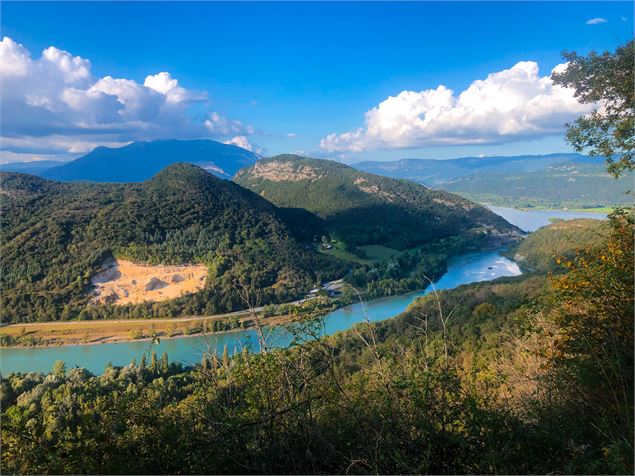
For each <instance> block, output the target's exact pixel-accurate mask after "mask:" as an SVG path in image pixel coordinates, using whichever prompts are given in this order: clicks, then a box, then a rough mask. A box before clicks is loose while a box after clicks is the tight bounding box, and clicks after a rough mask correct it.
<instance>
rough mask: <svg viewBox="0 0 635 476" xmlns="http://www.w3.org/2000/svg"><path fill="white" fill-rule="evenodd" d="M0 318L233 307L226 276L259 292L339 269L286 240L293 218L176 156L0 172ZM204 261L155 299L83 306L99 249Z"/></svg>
mask: <svg viewBox="0 0 635 476" xmlns="http://www.w3.org/2000/svg"><path fill="white" fill-rule="evenodd" d="M1 179H2V187H3V194H2V196H1V198H0V200H1V207H2V212H3V213H2V215H3V216H2V222H1V223H0V226H1V232H2V233H1V234H2V245H1V252H2V257H3V259H2V280H1V287H0V291H1V303H0V304H1V305H0V310H1V311H0V312H1V318H2V322H5V323H6V322H20V321H22V322H24V321H47V320H59V319H61V320H71V319H100V318H125V317H151V316H157V317H164V316H177V315H182V314H187V315H193V314H214V313H219V312H227V311H231V310H236V309H239V308H241V307H242V306H244V303H243V302H242V300H241V299H240V297H239V295H238V294H237V292H236V291H235V286H236V282H237V281H240V282H242V283H243V284H246V285H248V286H252V287H257V288H259V289H260V290H261V299H262V301H263V303H266V302H281V301H286V300H290V299H292V298H294V297H296V296H299V295H301V294H302V293H303V292H304V291H306V290H307V289H309V288H310V287H311V286H312V284H313V283H314V282H315V281H316V280H320V279H325V278H327V277H335V276H337V275H338V274H340V275H341V274H343V273H344V272H345V267H344V266H342V265H340V264H338V263H337V262H335V260H333V259H331V258H329V257H324V256H321V255H319V254H317V253H315V252H313V251H311V250H307V249H306V248H305V247H304V246H302V245H301V244H300V243H299V242H298V241H297V240H296V238H295V237H296V236H299V235H301V234H302V233H301V232H299V231H298V232H297V233H296V230H299V229H300V228H301V225H302V222H293V221H291V220H289V218H288V216H287V215H285V214H283V213H281V212H280V211H279V210H278V209H277V208H276V207H274V206H272V205H271V204H270V203H268V202H266V201H265V200H263V199H261V198H260V197H258V196H256V195H255V194H253V193H252V192H250V191H248V190H245V189H242V188H241V187H239V186H237V185H236V184H234V183H232V182H228V181H224V180H220V179H217V178H215V177H213V176H212V175H210V174H208V173H206V172H204V171H203V170H201V169H199V168H198V167H195V166H192V165H186V164H179V165H173V166H170V167H168V168H166V169H165V170H164V171H162V172H161V173H160V174H158V175H157V176H155V177H154V178H153V179H152V180H149V181H147V182H144V183H142V184H81V183H74V184H63V183H57V182H51V181H47V180H43V179H39V178H36V177H33V176H29V175H23V174H17V173H2V176H1ZM113 256H114V257H117V258H127V259H130V260H133V261H138V262H145V263H150V264H157V263H165V264H181V263H204V264H206V265H207V266H208V267H209V270H210V271H209V277H208V281H207V283H206V286H205V289H204V290H203V291H201V292H198V293H196V294H193V295H189V296H185V297H181V298H178V299H175V300H171V301H167V302H159V303H144V304H140V305H129V306H107V305H101V306H97V305H90V304H89V303H90V289H91V284H90V278H91V276H92V275H93V274H95V273H96V272H97V271H98V270H99V269H100V268H101V267H102V265H103V263H104V261H105V260H106V259H108V258H110V257H113Z"/></svg>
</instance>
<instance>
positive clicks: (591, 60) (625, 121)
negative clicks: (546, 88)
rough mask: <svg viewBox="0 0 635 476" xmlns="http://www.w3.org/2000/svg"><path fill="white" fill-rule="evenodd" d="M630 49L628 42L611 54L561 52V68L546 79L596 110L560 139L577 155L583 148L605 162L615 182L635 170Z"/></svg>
mask: <svg viewBox="0 0 635 476" xmlns="http://www.w3.org/2000/svg"><path fill="white" fill-rule="evenodd" d="M633 44H634V41H633V40H631V41H629V42H627V43H625V44H624V45H621V46H619V47H618V48H617V49H616V50H615V52H613V53H611V52H608V51H605V52H604V53H602V54H597V53H596V52H595V51H592V52H591V53H589V54H588V55H587V56H579V55H578V54H577V53H575V52H564V53H563V57H564V59H565V60H566V61H567V67H566V69H565V70H564V71H562V72H556V73H554V74H553V75H552V78H553V81H554V83H555V84H558V85H561V86H565V87H572V88H574V89H575V96H576V98H577V99H578V101H580V102H582V103H589V104H597V105H598V107H597V108H596V109H595V110H594V111H593V112H592V113H591V114H588V115H585V116H582V117H580V118H578V119H577V120H576V121H575V122H574V123H573V124H570V125H569V126H568V130H567V136H566V137H567V140H568V141H569V143H570V144H571V145H573V147H574V148H575V149H576V150H577V151H578V152H581V151H583V150H585V149H588V150H589V153H590V154H591V155H599V156H604V157H606V158H607V163H608V169H609V172H611V173H612V174H613V175H614V176H616V177H618V176H619V175H620V174H622V173H623V172H624V171H625V170H633V168H635V109H634V107H633V105H634V104H635V84H634V83H633V71H634V70H635V64H634V59H633V58H634V55H635V51H634V49H633Z"/></svg>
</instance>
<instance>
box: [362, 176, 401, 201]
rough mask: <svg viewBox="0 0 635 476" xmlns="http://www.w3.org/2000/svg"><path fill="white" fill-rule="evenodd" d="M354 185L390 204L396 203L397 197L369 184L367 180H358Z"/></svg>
mask: <svg viewBox="0 0 635 476" xmlns="http://www.w3.org/2000/svg"><path fill="white" fill-rule="evenodd" d="M353 183H354V184H355V185H357V188H359V189H360V190H361V191H362V192H364V193H368V194H370V195H375V196H377V197H379V198H381V199H383V200H386V201H387V202H390V203H393V202H394V201H395V198H396V197H395V196H394V195H393V194H391V193H388V192H385V191H383V190H382V189H380V188H379V187H378V186H377V185H372V184H369V183H368V180H366V179H365V178H364V177H359V178H356V179H355V182H353Z"/></svg>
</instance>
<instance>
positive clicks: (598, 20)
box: [586, 18, 608, 25]
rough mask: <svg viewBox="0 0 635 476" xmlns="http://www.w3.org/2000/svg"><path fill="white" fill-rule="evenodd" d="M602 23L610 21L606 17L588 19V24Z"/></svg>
mask: <svg viewBox="0 0 635 476" xmlns="http://www.w3.org/2000/svg"><path fill="white" fill-rule="evenodd" d="M600 23H608V20H607V19H605V18H591V19H590V20H587V21H586V24H587V25H599V24H600Z"/></svg>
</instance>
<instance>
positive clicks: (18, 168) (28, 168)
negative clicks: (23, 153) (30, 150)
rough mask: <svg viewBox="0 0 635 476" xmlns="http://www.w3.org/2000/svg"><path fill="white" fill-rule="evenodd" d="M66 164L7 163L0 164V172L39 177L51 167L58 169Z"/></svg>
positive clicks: (37, 162)
mask: <svg viewBox="0 0 635 476" xmlns="http://www.w3.org/2000/svg"><path fill="white" fill-rule="evenodd" d="M65 163H66V162H63V161H61V160H34V161H31V162H8V163H6V164H0V171H3V172H21V173H23V174H33V175H40V174H41V173H42V172H44V171H45V170H48V169H52V168H53V167H59V166H60V165H64V164H65Z"/></svg>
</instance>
